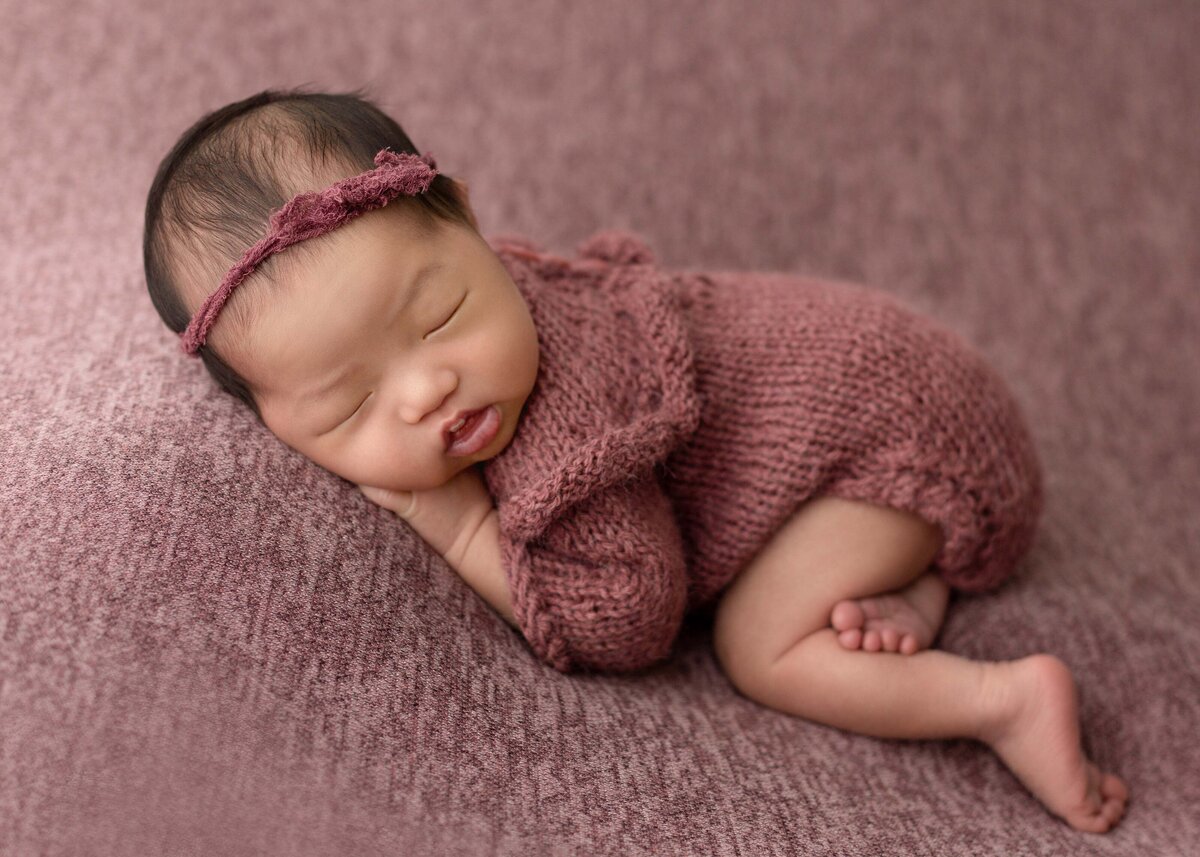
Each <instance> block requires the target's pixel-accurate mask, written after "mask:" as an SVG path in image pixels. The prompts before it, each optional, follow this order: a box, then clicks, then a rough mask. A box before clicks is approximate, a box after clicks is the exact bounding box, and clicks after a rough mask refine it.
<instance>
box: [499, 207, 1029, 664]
mask: <svg viewBox="0 0 1200 857" xmlns="http://www.w3.org/2000/svg"><path fill="white" fill-rule="evenodd" d="M488 240H489V242H490V243H491V245H492V247H493V250H494V251H495V252H496V253H497V256H498V257H499V258H500V260H501V262H502V263H503V264H504V266H505V268H506V270H507V271H508V272H509V274H510V276H511V277H512V279H513V282H514V283H515V284H516V285H517V287H518V289H519V290H520V291H521V293H522V295H523V296H524V297H525V300H526V302H527V304H528V305H529V308H530V313H531V315H532V317H533V321H534V325H535V327H536V328H537V331H538V341H539V349H540V354H539V366H538V375H537V381H536V383H535V385H534V389H533V392H532V393H531V394H530V396H529V398H528V400H527V401H526V404H525V409H524V411H523V412H522V416H521V420H520V423H519V425H518V428H517V431H516V433H515V434H514V436H513V439H512V442H511V443H510V444H509V445H508V447H506V448H505V449H504V450H503V451H502V452H501V453H500V454H499V455H497V456H496V457H495V458H493V459H491V460H489V461H487V462H485V463H484V465H483V475H484V479H485V481H486V483H487V486H488V489H489V491H490V492H491V494H492V497H493V499H494V500H495V502H496V507H497V510H498V513H499V518H500V531H501V545H500V547H501V555H502V560H503V563H504V566H505V574H506V576H507V578H508V582H509V586H510V590H511V592H512V598H513V609H514V613H515V616H516V619H517V622H518V625H519V626H520V628H521V630H522V633H523V634H524V635H525V638H526V639H527V640H528V641H529V644H530V646H531V648H532V649H533V651H534V653H535V654H536V655H537V656H538V657H539V658H540V659H541V660H543V661H544V662H545V663H547V664H549V665H551V666H553V667H554V668H555V669H558V670H560V671H562V672H572V671H576V670H596V671H611V672H628V671H632V670H639V669H643V668H646V667H648V666H651V665H653V664H655V663H657V662H659V661H662V660H664V659H665V658H667V657H669V655H670V653H671V648H672V645H673V643H674V641H675V638H676V637H677V635H678V632H679V628H680V625H681V623H682V620H683V616H684V614H685V613H686V612H688V611H690V610H693V609H701V608H709V607H711V606H712V605H713V604H714V603H715V602H716V600H717V598H718V596H719V594H720V592H721V590H722V589H724V588H725V587H726V586H727V585H728V584H729V582H730V581H731V580H732V579H733V578H734V577H735V576H736V574H737V573H738V572H739V571H740V570H741V569H742V568H744V567H745V566H746V564H747V563H748V562H749V561H750V560H751V559H753V557H754V556H755V554H757V553H758V551H759V550H761V548H762V547H763V546H764V545H765V544H766V543H767V542H768V541H769V540H770V538H771V536H772V535H773V534H774V533H775V532H776V531H777V530H778V529H779V528H780V527H781V526H782V525H783V524H784V523H785V522H786V521H787V519H788V518H789V517H790V516H791V514H792V513H793V512H794V511H795V510H796V508H797V507H798V506H799V505H800V504H802V503H804V502H806V501H807V500H809V499H811V498H813V497H816V496H837V497H843V498H845V499H850V500H859V501H863V502H869V503H874V504H877V505H883V506H890V507H893V508H897V509H904V510H907V511H911V512H914V513H916V514H918V515H920V516H922V517H923V518H925V519H926V520H928V521H931V522H933V523H936V524H938V525H939V526H940V527H941V528H942V531H943V533H944V534H945V537H946V542H945V544H944V546H943V548H942V549H941V551H940V552H939V553H938V555H937V556H936V557H935V558H934V560H933V563H932V566H931V567H932V568H933V570H934V571H935V572H936V573H938V574H939V575H940V576H941V577H942V578H943V579H944V580H946V581H947V582H948V583H949V584H950V585H951V586H952V587H954V588H956V589H959V590H962V591H967V592H982V591H985V590H989V589H992V588H995V587H996V586H999V585H1000V584H1001V583H1002V582H1003V581H1004V580H1005V579H1007V578H1008V577H1009V576H1010V575H1011V574H1012V572H1013V571H1014V570H1015V567H1016V565H1017V563H1018V561H1019V560H1020V559H1021V557H1022V556H1023V555H1024V554H1025V553H1026V552H1027V551H1028V550H1029V548H1030V546H1031V544H1032V541H1033V537H1034V533H1035V530H1036V527H1037V523H1038V520H1039V518H1040V515H1041V511H1042V506H1043V488H1042V473H1041V467H1040V464H1039V461H1038V458H1037V455H1036V451H1035V448H1034V444H1033V441H1032V438H1031V436H1030V433H1029V431H1028V428H1027V426H1026V424H1025V422H1024V420H1023V418H1022V414H1021V411H1020V409H1019V407H1018V405H1017V403H1016V402H1015V400H1014V398H1013V396H1012V394H1011V392H1010V391H1009V389H1008V388H1007V386H1006V385H1005V384H1004V382H1003V381H1002V379H1001V378H1000V377H999V376H998V375H997V374H996V373H995V372H994V370H992V369H991V368H990V367H989V366H988V365H987V364H986V363H985V362H984V361H983V359H982V358H981V357H980V356H979V355H978V354H977V353H976V352H975V351H974V350H973V349H972V348H971V347H970V346H968V344H967V343H966V342H965V341H964V340H963V339H962V338H961V337H959V336H958V335H957V334H955V333H953V332H952V331H950V330H948V329H947V328H945V327H943V326H941V325H939V324H937V323H936V322H934V321H933V320H932V319H929V318H927V317H925V316H922V315H920V314H918V313H916V312H915V311H913V310H912V309H910V308H908V307H907V306H905V305H904V304H903V303H901V302H900V301H899V300H898V299H896V298H894V297H892V296H891V295H889V294H887V293H885V292H883V291H881V290H879V289H873V288H868V287H866V286H861V285H856V284H852V283H846V282H840V281H827V280H819V279H813V278H806V277H801V276H798V275H787V274H773V273H765V272H748V273H744V274H739V273H735V272H725V273H712V274H709V273H703V272H686V271H684V272H679V271H666V270H663V269H661V268H659V267H658V266H657V265H656V264H655V256H654V253H653V251H651V249H650V248H649V247H648V246H647V245H646V243H645V242H644V241H643V240H641V239H640V238H639V237H638V236H636V235H634V234H632V233H629V232H625V231H622V230H604V231H601V232H598V233H595V234H594V235H592V236H591V237H589V238H588V239H586V240H584V241H583V242H581V243H580V244H579V246H578V247H577V257H578V258H576V259H563V258H560V257H557V256H554V255H552V254H548V253H545V252H544V251H543V250H542V249H541V248H540V247H539V246H538V245H536V244H535V243H534V242H532V241H530V240H529V239H528V238H525V237H524V236H521V235H517V234H513V233H502V234H497V235H493V236H490V237H489V239H488Z"/></svg>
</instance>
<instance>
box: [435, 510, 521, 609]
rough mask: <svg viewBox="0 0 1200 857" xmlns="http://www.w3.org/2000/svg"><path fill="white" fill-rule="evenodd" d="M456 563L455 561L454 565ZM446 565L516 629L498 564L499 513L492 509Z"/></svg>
mask: <svg viewBox="0 0 1200 857" xmlns="http://www.w3.org/2000/svg"><path fill="white" fill-rule="evenodd" d="M456 560H457V561H456ZM446 562H448V563H450V566H451V567H452V568H453V569H454V570H455V571H457V572H458V573H459V575H461V576H462V579H463V580H465V581H466V582H467V583H468V584H470V586H471V588H472V589H474V590H475V591H476V592H477V593H479V595H480V597H481V598H483V600H484V601H486V602H487V603H488V604H491V605H492V608H493V609H494V610H495V611H496V612H497V613H499V614H500V615H501V616H503V617H504V619H505V621H507V622H508V624H510V625H512V626H513V627H514V628H517V627H518V626H517V620H516V617H515V616H514V615H513V608H512V593H511V592H510V591H509V588H508V579H507V578H506V577H505V575H504V565H503V563H502V562H501V560H500V513H499V512H497V511H496V509H495V507H493V508H492V509H491V511H489V512H488V513H487V516H486V517H484V519H483V520H482V521H481V522H480V524H479V527H478V528H477V529H476V530H475V532H474V534H473V535H471V536H470V537H469V539H468V541H467V543H466V547H465V548H464V550H463V551H462V556H461V557H456V558H455V559H451V557H446Z"/></svg>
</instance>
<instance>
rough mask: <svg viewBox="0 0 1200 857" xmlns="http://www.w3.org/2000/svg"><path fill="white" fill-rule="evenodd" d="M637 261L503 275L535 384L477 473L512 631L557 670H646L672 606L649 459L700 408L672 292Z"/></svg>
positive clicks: (665, 506)
mask: <svg viewBox="0 0 1200 857" xmlns="http://www.w3.org/2000/svg"><path fill="white" fill-rule="evenodd" d="M644 259H645V257H642V261H639V260H638V259H637V258H636V257H632V258H630V257H627V258H626V259H625V260H614V261H613V264H612V265H604V266H601V268H600V269H598V268H597V267H596V266H595V265H589V266H584V267H583V268H579V269H576V268H572V267H570V266H567V267H563V266H562V265H559V264H557V262H556V263H555V264H547V265H545V266H541V267H539V266H538V264H537V263H536V261H535V262H530V263H529V264H525V263H524V262H523V261H522V262H521V263H520V264H515V263H514V264H513V267H512V271H513V272H514V280H516V281H518V285H519V286H520V287H521V289H522V292H523V294H524V296H525V297H526V300H527V302H528V304H529V307H530V311H531V314H532V316H533V319H534V325H535V327H536V328H537V330H538V340H539V364H538V375H537V380H536V382H535V385H534V389H533V391H532V392H531V393H530V396H529V398H528V399H527V401H526V404H525V407H524V410H523V412H522V416H521V419H520V421H519V423H518V427H517V430H516V432H515V433H514V436H513V439H512V441H511V442H510V443H509V445H508V446H507V447H506V448H505V449H504V450H502V451H501V452H500V454H499V455H497V456H496V457H495V458H493V459H491V460H489V461H487V462H485V463H484V468H483V474H484V478H485V479H486V481H487V483H488V489H489V491H490V492H491V494H492V497H493V499H494V500H495V502H496V508H497V511H498V512H499V519H500V527H499V529H500V542H501V544H500V553H501V557H502V561H503V564H504V572H505V576H506V578H507V580H508V583H509V587H510V591H511V592H512V597H513V612H514V615H515V618H516V620H517V624H518V626H519V627H520V629H521V632H522V634H523V635H524V636H525V638H526V640H527V641H528V642H529V644H530V646H531V648H532V649H533V651H534V653H535V654H536V655H537V656H538V657H539V658H540V659H541V660H542V661H544V662H545V663H547V664H549V665H551V666H553V667H554V668H555V669H557V670H559V671H561V672H571V671H575V670H597V671H612V672H626V671H632V670H637V669H641V668H644V667H646V666H649V665H651V664H653V663H655V662H657V661H660V660H662V659H664V658H666V657H667V656H668V655H669V653H670V650H671V646H672V644H673V642H674V640H675V638H676V636H677V634H678V631H679V627H680V625H681V623H682V619H683V615H684V611H685V605H686V597H687V572H686V564H685V551H684V545H683V542H682V535H681V532H680V529H679V526H678V523H677V521H676V519H675V513H674V509H673V506H672V503H671V500H670V498H669V497H668V495H667V494H666V492H665V491H664V489H663V487H662V484H663V483H662V479H661V471H660V466H661V465H662V464H663V462H664V461H665V460H666V459H667V457H668V456H669V455H670V453H671V452H672V451H673V450H674V449H676V448H677V447H678V446H679V445H680V444H681V443H683V442H684V441H685V440H686V439H687V438H688V437H690V436H691V435H692V434H693V433H694V432H695V430H696V428H697V427H698V424H699V411H700V409H699V403H698V401H697V397H696V390H695V370H694V366H693V360H692V351H691V346H690V341H689V338H688V335H687V330H686V324H685V322H684V319H683V316H682V315H681V311H680V308H679V304H678V301H679V297H678V294H677V293H676V292H675V291H674V289H673V284H672V281H671V278H670V277H669V276H666V275H663V274H661V273H660V272H658V271H657V270H655V269H654V268H653V266H652V265H651V264H649V263H648V262H645V261H644ZM558 261H561V260H558ZM559 274H561V275H562V276H561V277H559V276H558V275H559ZM551 280H552V282H551Z"/></svg>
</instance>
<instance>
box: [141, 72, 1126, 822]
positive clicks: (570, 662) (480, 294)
mask: <svg viewBox="0 0 1200 857" xmlns="http://www.w3.org/2000/svg"><path fill="white" fill-rule="evenodd" d="M144 249H145V266H146V277H147V282H148V286H149V290H150V295H151V298H152V300H153V302H154V305H155V307H156V309H157V310H158V312H159V314H160V315H161V316H162V318H163V320H164V321H165V322H166V324H167V325H168V326H169V327H170V328H171V330H172V331H174V332H176V333H178V334H180V336H181V347H182V350H183V351H184V352H185V353H186V354H188V355H191V356H194V357H199V358H201V359H202V361H203V363H204V365H205V366H206V368H207V369H208V371H209V372H210V373H211V374H212V375H213V377H214V378H215V379H216V380H217V382H218V384H219V385H220V386H221V387H222V388H223V389H225V390H227V391H229V392H230V393H232V394H233V395H235V396H237V397H238V398H239V399H240V400H241V401H243V402H244V403H245V404H246V405H247V407H249V408H250V409H251V410H252V411H253V413H254V414H255V416H256V417H257V418H258V419H259V420H260V421H261V422H262V424H263V425H264V426H266V428H267V429H269V430H270V431H271V432H272V433H273V434H274V435H275V436H276V437H278V438H279V439H280V440H281V441H282V442H284V443H286V444H287V445H288V446H290V447H292V448H293V449H295V450H297V451H298V452H300V453H302V454H303V455H305V456H307V457H308V458H310V459H311V460H312V461H314V462H316V463H317V464H318V465H320V466H321V467H324V468H326V469H327V470H329V471H330V472H332V473H335V474H337V475H338V476H341V477H342V478H344V479H346V480H348V481H349V482H351V483H352V484H353V485H355V486H357V487H358V488H359V489H360V490H361V492H362V493H363V495H365V497H367V498H368V499H369V500H370V501H372V502H374V503H376V504H378V505H380V506H383V507H384V508H386V509H388V510H390V511H392V512H394V513H395V514H396V515H397V516H399V517H400V518H402V519H403V520H404V521H405V522H406V523H407V524H408V525H409V526H411V527H412V528H413V529H414V530H415V531H416V532H417V533H418V534H419V535H420V536H421V538H422V539H423V540H424V541H425V542H426V543H427V544H428V545H429V546H430V547H431V548H432V549H433V550H436V551H437V552H438V553H439V554H440V555H441V556H442V557H443V558H444V559H445V560H446V563H447V565H449V566H450V567H451V568H453V569H454V570H455V571H456V572H457V573H458V574H460V575H461V576H462V577H463V579H464V580H465V581H466V583H467V584H468V585H469V586H471V587H472V588H473V589H474V590H475V591H476V592H477V593H478V594H479V595H480V597H482V598H483V599H484V600H485V601H486V602H487V603H488V604H490V605H491V606H492V607H493V608H494V609H495V610H496V612H497V613H498V614H499V615H500V616H501V617H503V619H504V620H506V621H507V622H508V623H510V624H511V625H512V626H513V627H514V628H516V629H517V631H519V632H520V634H521V635H522V637H523V639H524V640H525V641H526V642H527V643H528V645H529V650H530V651H531V652H532V654H533V655H534V656H536V657H537V658H539V659H540V660H542V661H543V662H545V663H546V664H548V665H550V666H552V667H553V668H555V669H558V670H560V671H562V672H572V671H583V670H594V671H620V672H630V671H636V670H642V669H645V668H647V667H649V666H652V665H654V664H656V663H658V662H660V661H663V660H665V659H667V658H669V657H670V654H671V651H672V646H673V644H674V642H675V639H676V637H677V636H678V633H679V630H680V626H681V623H682V621H683V617H684V615H685V614H687V613H689V612H690V611H693V610H711V611H712V620H713V625H712V630H713V636H712V639H713V649H714V655H715V658H716V661H717V662H718V663H719V665H720V666H721V668H722V669H723V671H724V672H725V674H726V675H727V676H728V678H729V681H730V682H731V684H732V685H733V687H734V688H736V689H737V691H738V692H740V693H742V694H743V695H745V696H746V697H748V698H750V699H753V700H756V701H758V702H760V703H762V704H764V705H767V706H770V707H771V708H774V709H777V710H779V711H782V712H786V713H789V714H794V715H799V716H802V717H806V718H809V719H810V720H814V721H817V722H820V723H825V724H828V725H831V726H835V727H838V728H842V729H848V730H852V731H855V732H860V733H863V734H867V735H875V736H879V737H885V738H972V739H976V740H979V741H982V742H984V743H985V744H987V745H988V746H989V747H991V748H992V749H993V750H994V751H995V752H996V753H997V755H998V756H999V757H1000V758H1001V759H1002V760H1003V761H1004V763H1005V764H1006V765H1007V766H1008V767H1009V769H1010V770H1011V771H1012V772H1013V774H1014V775H1015V776H1016V777H1017V778H1018V779H1019V780H1020V781H1021V782H1022V783H1023V784H1024V785H1025V786H1026V787H1027V788H1028V789H1029V790H1030V792H1031V793H1032V794H1034V795H1035V796H1036V797H1037V798H1039V799H1040V800H1041V801H1042V803H1043V804H1044V805H1045V806H1046V808H1047V809H1048V810H1049V811H1050V812H1052V813H1054V814H1055V815H1057V816H1059V817H1061V818H1062V819H1064V820H1065V821H1066V822H1067V823H1068V824H1070V825H1071V826H1072V827H1074V828H1076V829H1079V830H1084V831H1091V832H1105V831H1107V830H1109V829H1110V828H1111V827H1112V826H1113V825H1115V824H1116V823H1117V822H1118V821H1119V819H1120V818H1121V816H1122V814H1123V812H1124V810H1125V804H1126V801H1127V797H1128V789H1127V787H1126V784H1125V783H1124V782H1123V781H1122V780H1121V779H1120V778H1119V777H1118V776H1116V775H1115V774H1112V773H1106V772H1103V771H1101V770H1099V769H1098V768H1097V767H1096V765H1095V764H1093V763H1092V762H1091V761H1090V760H1089V759H1088V758H1087V756H1086V755H1085V754H1084V752H1083V748H1082V742H1081V736H1080V727H1079V715H1078V697H1077V692H1076V687H1075V683H1074V680H1073V678H1072V676H1071V673H1070V671H1069V669H1068V668H1067V666H1066V665H1065V664H1064V663H1063V662H1062V661H1061V660H1060V659H1058V658H1056V657H1054V656H1052V655H1049V654H1033V655H1029V656H1027V657H1024V658H1021V659H1018V660H1014V661H1005V662H978V661H971V660H968V659H966V658H962V657H959V656H957V655H953V654H950V653H948V652H944V651H940V650H938V649H935V648H933V643H934V641H935V639H936V638H937V635H938V631H939V629H940V627H941V624H942V618H943V616H944V614H945V611H946V606H947V602H948V598H949V595H950V591H951V589H956V590H959V591H962V592H985V591H989V590H992V589H994V588H996V587H997V586H1000V585H1001V584H1002V583H1003V582H1004V581H1005V580H1006V579H1007V578H1008V577H1010V576H1011V574H1012V573H1013V571H1014V569H1015V568H1016V566H1017V564H1018V563H1019V561H1020V560H1021V559H1022V558H1023V557H1024V556H1025V555H1026V553H1027V552H1028V550H1029V548H1030V546H1031V544H1032V541H1033V537H1034V533H1035V530H1036V527H1037V522H1038V519H1039V517H1040V514H1041V510H1042V504H1043V492H1042V476H1041V469H1040V466H1039V463H1038V459H1037V455H1036V452H1035V449H1034V446H1033V442H1032V440H1031V437H1030V433H1029V431H1028V429H1027V427H1026V425H1025V423H1024V421H1023V419H1022V415H1021V412H1020V409H1019V408H1018V406H1017V405H1016V403H1015V401H1014V399H1013V397H1012V395H1011V393H1010V391H1009V390H1008V388H1007V387H1006V386H1005V384H1004V382H1003V381H1002V380H1001V379H1000V378H999V377H998V376H997V375H996V373H995V372H994V371H993V370H992V369H991V368H990V367H989V366H988V365H987V364H986V363H985V362H984V361H983V360H982V359H981V358H980V356H979V355H978V354H977V353H976V352H975V351H974V350H973V349H971V348H970V347H969V346H968V345H967V344H966V343H965V342H964V341H963V340H962V339H961V338H959V337H958V336H956V335H955V334H954V333H953V332H951V331H950V330H948V329H946V328H944V327H942V326H940V325H938V324H937V323H935V322H933V321H932V320H930V319H928V318H926V317H924V316H922V315H920V314H919V313H916V312H915V311H913V310H911V309H910V308H908V307H907V306H906V305H904V304H903V303H901V302H900V301H899V300H898V299H896V298H894V297H892V296H890V295H888V294H886V293H885V292H882V291H880V290H877V289H870V288H867V287H865V286H861V285H856V284H852V283H846V282H836V281H827V280H819V279H812V278H805V277H800V276H796V275H787V274H782V273H767V272H750V273H742V274H739V273H736V272H725V273H702V272H696V271H670V270H666V269H664V268H661V267H660V266H658V265H657V264H656V261H655V256H654V253H653V252H652V250H651V249H650V248H649V247H648V246H647V245H646V243H645V242H644V241H642V240H641V239H640V238H639V237H638V236H636V235H634V234H631V233H628V232H624V231H621V230H604V231H601V232H597V233H596V234H594V235H592V236H590V237H589V238H587V239H586V240H584V241H583V242H582V243H581V244H580V245H579V246H578V247H577V252H576V254H575V256H574V257H573V258H563V257H560V256H557V255H554V254H552V253H548V252H546V251H545V250H544V249H543V248H542V247H541V246H539V245H538V244H537V243H535V242H533V241H531V240H529V239H528V238H525V237H523V236H521V235H518V234H515V233H505V234H493V235H489V236H488V237H486V238H485V237H484V236H483V235H482V234H481V233H480V231H479V226H478V222H477V221H476V218H475V215H474V213H473V212H472V210H471V207H470V203H469V201H468V197H467V192H466V186H465V185H464V184H462V183H460V182H457V181H454V180H453V179H450V178H449V177H447V176H445V175H444V174H441V173H439V171H438V169H437V164H436V161H435V160H434V158H433V157H432V155H430V154H428V153H426V154H424V155H421V154H418V153H417V151H416V149H415V147H414V146H413V144H412V143H411V141H410V140H409V138H408V137H407V136H406V135H405V134H404V132H403V131H402V130H401V128H400V127H399V125H397V124H396V122H395V121H394V120H393V119H391V118H390V117H388V116H387V115H386V114H385V113H383V112H382V111H380V110H379V109H378V108H377V107H376V106H375V105H373V104H372V103H370V101H368V100H366V99H365V98H363V97H361V94H359V93H352V94H320V93H306V92H300V91H292V92H278V91H266V92H262V93H259V94H257V95H255V96H253V97H251V98H248V99H245V100H243V101H240V102H237V103H235V104H231V105H228V106H227V107H224V108H222V109H220V110H218V111H215V112H214V113H212V114H209V115H208V116H205V117H203V118H202V119H201V120H199V121H198V122H197V123H196V124H195V125H193V126H192V127H191V128H190V129H188V131H186V132H185V133H184V135H183V136H182V137H181V138H180V140H179V141H178V142H177V143H176V145H175V146H174V148H173V149H172V150H171V151H170V153H168V155H167V157H166V158H165V159H164V160H163V162H162V164H161V166H160V167H159V170H158V173H157V175H156V176H155V179H154V183H153V185H152V187H151V189H150V195H149V200H148V203H147V207H146V232H145V247H144Z"/></svg>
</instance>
